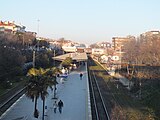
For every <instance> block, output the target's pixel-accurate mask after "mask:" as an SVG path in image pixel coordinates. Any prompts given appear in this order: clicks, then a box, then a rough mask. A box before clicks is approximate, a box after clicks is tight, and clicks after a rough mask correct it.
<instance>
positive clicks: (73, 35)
mask: <svg viewBox="0 0 160 120" xmlns="http://www.w3.org/2000/svg"><path fill="white" fill-rule="evenodd" d="M0 4H1V7H0V20H2V21H5V20H7V21H15V22H16V23H21V24H23V25H25V26H26V30H29V31H35V32H37V31H38V23H39V35H40V36H43V37H48V38H53V39H58V38H61V37H64V38H65V39H70V40H73V41H76V42H81V43H87V44H91V43H95V42H99V41H111V39H112V37H114V36H119V37H120V36H122V37H123V36H127V35H135V36H138V35H139V34H141V33H143V32H146V31H150V30H160V0H1V2H0ZM38 19H39V20H40V21H39V22H38Z"/></svg>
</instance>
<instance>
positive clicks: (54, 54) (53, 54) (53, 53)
mask: <svg viewBox="0 0 160 120" xmlns="http://www.w3.org/2000/svg"><path fill="white" fill-rule="evenodd" d="M55 52H56V51H55V50H54V53H53V55H54V57H55V55H56V53H55ZM54 66H55V60H54Z"/></svg>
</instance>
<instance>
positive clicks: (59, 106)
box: [58, 100, 63, 113]
mask: <svg viewBox="0 0 160 120" xmlns="http://www.w3.org/2000/svg"><path fill="white" fill-rule="evenodd" d="M62 107H63V102H62V100H60V101H59V102H58V108H59V112H60V113H62Z"/></svg>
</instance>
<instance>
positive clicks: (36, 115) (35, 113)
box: [34, 97, 39, 118]
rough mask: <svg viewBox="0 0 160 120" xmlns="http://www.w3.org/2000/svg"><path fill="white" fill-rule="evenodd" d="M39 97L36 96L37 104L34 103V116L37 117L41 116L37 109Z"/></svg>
mask: <svg viewBox="0 0 160 120" xmlns="http://www.w3.org/2000/svg"><path fill="white" fill-rule="evenodd" d="M37 99H38V98H37V97H36V98H35V104H34V117H35V118H38V116H39V113H38V110H37Z"/></svg>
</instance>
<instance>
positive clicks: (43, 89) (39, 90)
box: [26, 68, 57, 120]
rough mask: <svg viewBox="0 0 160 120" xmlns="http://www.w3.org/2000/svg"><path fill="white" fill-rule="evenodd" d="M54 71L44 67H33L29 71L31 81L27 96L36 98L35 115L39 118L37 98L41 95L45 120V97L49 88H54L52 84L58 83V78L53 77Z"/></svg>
mask: <svg viewBox="0 0 160 120" xmlns="http://www.w3.org/2000/svg"><path fill="white" fill-rule="evenodd" d="M52 74H54V73H53V71H50V70H44V69H42V68H40V69H35V68H31V69H30V70H29V71H28V76H29V81H28V85H27V89H26V90H27V92H26V96H28V97H29V98H31V99H32V100H35V101H34V102H35V107H34V117H35V118H38V116H39V112H38V110H37V99H38V98H39V97H41V99H42V100H43V115H42V120H44V108H45V97H46V96H47V95H48V92H47V89H48V88H50V89H51V90H53V88H52V86H53V85H55V84H57V82H56V80H54V79H53V75H52Z"/></svg>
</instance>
